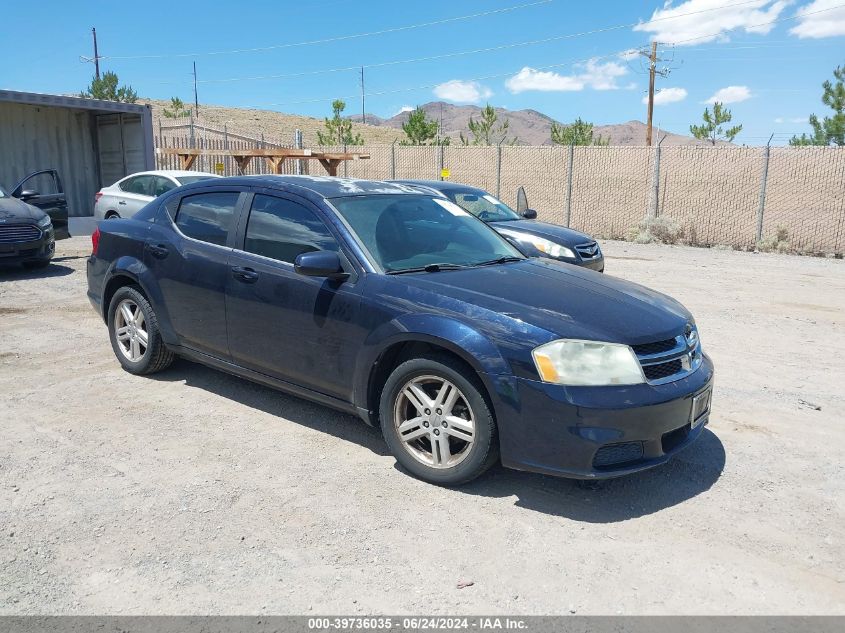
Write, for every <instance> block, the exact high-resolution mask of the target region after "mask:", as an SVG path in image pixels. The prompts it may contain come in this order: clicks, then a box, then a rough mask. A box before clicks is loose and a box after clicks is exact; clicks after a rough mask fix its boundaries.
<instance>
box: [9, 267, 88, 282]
mask: <svg viewBox="0 0 845 633" xmlns="http://www.w3.org/2000/svg"><path fill="white" fill-rule="evenodd" d="M73 272H74V271H73V268H69V267H67V266H62V265H61V264H50V265H49V266H47V267H46V268H24V267H23V266H20V265H15V264H0V281H24V280H27V279H42V278H45V277H64V276H65V275H71V274H73Z"/></svg>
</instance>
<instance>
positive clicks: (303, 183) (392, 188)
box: [185, 174, 426, 198]
mask: <svg viewBox="0 0 845 633" xmlns="http://www.w3.org/2000/svg"><path fill="white" fill-rule="evenodd" d="M226 184H232V185H236V186H249V187H267V188H268V189H280V190H282V191H290V192H292V193H299V194H302V195H306V197H312V196H317V197H320V198H344V197H349V196H366V195H374V194H417V195H419V194H421V193H426V192H424V191H421V190H420V189H417V188H416V187H412V186H408V185H403V184H402V183H396V182H386V181H383V180H362V179H358V178H339V177H336V176H287V175H275V174H260V175H255V176H230V177H229V178H222V179H220V180H217V181H215V182H213V183H210V182H208V181H206V182H199V183H192V184H190V185H186V186H185V188H186V189H188V188H199V187H201V186H206V187H207V186H209V185H213V186H215V187H219V186H221V185H226Z"/></svg>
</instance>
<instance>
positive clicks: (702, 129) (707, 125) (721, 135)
mask: <svg viewBox="0 0 845 633" xmlns="http://www.w3.org/2000/svg"><path fill="white" fill-rule="evenodd" d="M732 118H733V115H732V114H731V111H730V110H728V109H727V108H725V107H723V104H722V103H720V102H719V101H717V102H716V103H714V104H713V113H712V114H711V113H710V108H704V123H703V124H702V125H690V126H689V131H690V132H691V133H692V135H693V136H694V137H695V138H697V139H700V140H702V141H710V144H711V145H715V144H716V141H728V142H731V141H733V140H734V139H735V138H736V135H737V134H739V133H740V132H741V131H742V126H741V125H734V126H733V127H729V128H727V129H725V128H723V127H722V124H724V123H730V122H731V119H732Z"/></svg>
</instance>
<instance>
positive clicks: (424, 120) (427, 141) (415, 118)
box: [399, 106, 438, 145]
mask: <svg viewBox="0 0 845 633" xmlns="http://www.w3.org/2000/svg"><path fill="white" fill-rule="evenodd" d="M437 128H438V125H437V121H429V120H428V117H427V116H426V114H425V110H423V109H422V108H421V107H419V106H417V109H416V110H414V111H412V112H411V114H410V115H409V116H408V121H407V123H403V124H402V131H403V132H405V136H407V137H408V140H403V141H399V144H400V145H436V144H437V141H435V137H436V136H437Z"/></svg>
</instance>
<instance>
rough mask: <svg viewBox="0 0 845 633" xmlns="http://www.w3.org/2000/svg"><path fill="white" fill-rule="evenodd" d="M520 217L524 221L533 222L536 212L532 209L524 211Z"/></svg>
mask: <svg viewBox="0 0 845 633" xmlns="http://www.w3.org/2000/svg"><path fill="white" fill-rule="evenodd" d="M522 217H523V218H525V219H526V220H534V219H535V218H536V217H537V212H536V211H535V210H534V209H526V210H525V211H523V212H522Z"/></svg>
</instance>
